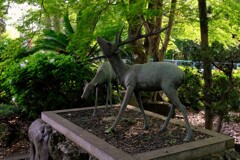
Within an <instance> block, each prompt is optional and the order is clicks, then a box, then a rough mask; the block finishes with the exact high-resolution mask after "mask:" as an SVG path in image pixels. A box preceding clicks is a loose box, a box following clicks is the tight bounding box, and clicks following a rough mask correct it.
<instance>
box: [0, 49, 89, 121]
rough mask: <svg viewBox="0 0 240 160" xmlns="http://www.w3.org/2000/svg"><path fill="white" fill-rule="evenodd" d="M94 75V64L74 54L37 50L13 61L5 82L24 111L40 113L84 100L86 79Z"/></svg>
mask: <svg viewBox="0 0 240 160" xmlns="http://www.w3.org/2000/svg"><path fill="white" fill-rule="evenodd" d="M89 77H91V70H90V66H89V65H88V64H87V63H86V60H85V59H84V58H83V59H82V61H81V62H78V63H76V61H75V60H74V59H73V58H72V57H71V56H65V55H59V54H56V53H51V52H49V53H40V52H38V53H35V54H34V55H31V56H28V57H26V58H24V59H22V60H21V61H19V62H16V63H12V64H11V65H9V66H8V67H7V68H6V70H5V71H4V72H2V76H1V78H2V82H3V84H2V86H3V87H4V88H5V89H9V93H10V94H11V95H12V96H13V100H14V101H13V102H14V103H16V104H17V105H19V106H22V107H24V108H23V109H24V113H27V114H28V116H29V117H36V116H37V115H38V114H39V113H40V112H41V111H44V110H53V109H63V108H70V107H74V106H76V105H77V104H78V106H79V105H80V104H81V100H80V95H81V93H82V88H83V80H84V79H89Z"/></svg>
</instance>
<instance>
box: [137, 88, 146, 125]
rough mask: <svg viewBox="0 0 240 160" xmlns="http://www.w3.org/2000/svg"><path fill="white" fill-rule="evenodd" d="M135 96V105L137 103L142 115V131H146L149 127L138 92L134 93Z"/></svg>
mask: <svg viewBox="0 0 240 160" xmlns="http://www.w3.org/2000/svg"><path fill="white" fill-rule="evenodd" d="M134 94H135V97H136V100H137V103H138V107H139V108H140V111H141V113H142V115H143V120H144V126H143V128H144V129H148V128H149V126H148V122H147V118H146V115H145V113H144V108H143V104H142V99H141V95H140V94H139V92H136V91H135V92H134Z"/></svg>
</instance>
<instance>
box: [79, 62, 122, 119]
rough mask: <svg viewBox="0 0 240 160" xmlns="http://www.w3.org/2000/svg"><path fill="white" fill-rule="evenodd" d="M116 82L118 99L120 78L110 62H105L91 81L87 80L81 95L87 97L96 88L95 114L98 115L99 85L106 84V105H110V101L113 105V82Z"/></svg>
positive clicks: (83, 97)
mask: <svg viewBox="0 0 240 160" xmlns="http://www.w3.org/2000/svg"><path fill="white" fill-rule="evenodd" d="M113 81H115V82H116V88H117V92H118V100H119V101H120V98H119V88H118V80H117V76H116V74H115V72H114V71H113V69H112V66H111V64H110V63H109V62H103V63H102V64H101V65H100V66H99V67H98V70H97V73H96V75H95V76H94V78H93V79H92V81H91V82H89V83H87V82H85V87H84V89H83V94H82V96H81V98H82V99H86V98H88V97H89V95H90V93H91V92H92V90H93V89H94V88H95V89H96V93H95V94H96V98H95V108H94V112H93V116H96V108H97V101H98V86H99V85H105V86H106V89H107V98H106V107H107V106H108V101H109V102H110V105H111V107H112V82H113Z"/></svg>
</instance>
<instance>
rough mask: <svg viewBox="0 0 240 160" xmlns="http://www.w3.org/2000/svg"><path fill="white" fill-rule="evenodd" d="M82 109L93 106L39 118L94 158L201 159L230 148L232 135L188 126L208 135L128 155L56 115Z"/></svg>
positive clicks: (44, 115)
mask: <svg viewBox="0 0 240 160" xmlns="http://www.w3.org/2000/svg"><path fill="white" fill-rule="evenodd" d="M102 107H105V106H102ZM128 108H129V109H133V110H135V111H137V112H139V109H138V108H136V107H133V106H130V105H128ZM83 109H84V110H86V109H93V107H89V108H82V109H71V110H60V111H49V112H43V113H42V120H43V121H45V122H46V123H48V124H49V125H51V126H52V127H53V128H54V129H56V130H57V131H58V132H60V133H62V134H63V135H64V136H65V137H66V138H68V139H70V140H71V141H73V142H74V143H75V144H76V145H78V146H80V147H81V148H83V149H84V150H86V151H87V152H88V153H89V154H90V155H93V156H94V157H96V158H97V159H102V160H105V159H124V160H130V159H131V160H136V159H143V160H150V159H161V160H169V159H180V160H181V159H183V160H185V159H202V158H203V157H206V156H209V155H212V154H219V155H221V156H222V155H223V156H224V152H225V150H229V149H233V148H234V139H233V138H231V137H229V136H225V135H222V134H219V133H216V132H212V131H209V130H205V129H201V128H197V127H192V128H193V129H194V130H197V131H200V132H203V133H205V134H208V135H210V136H211V137H210V138H206V139H203V140H201V141H194V142H189V143H184V144H181V145H175V146H172V147H167V148H163V149H158V150H154V151H149V152H145V153H139V154H135V155H129V154H127V153H125V152H123V151H122V150H120V149H118V148H116V147H114V146H112V145H110V144H108V143H107V142H105V141H104V140H102V139H100V138H98V137H96V136H95V135H93V134H91V133H89V132H88V131H86V130H84V129H83V128H81V127H79V126H77V125H75V124H73V123H71V122H70V121H68V120H66V119H64V118H63V117H61V116H59V115H58V114H57V113H59V112H71V111H73V112H74V111H80V110H83ZM146 114H148V115H149V116H154V117H157V118H160V119H165V117H162V116H161V115H158V114H155V113H152V112H148V111H146ZM171 123H175V124H178V125H184V124H183V123H182V122H180V121H177V120H171Z"/></svg>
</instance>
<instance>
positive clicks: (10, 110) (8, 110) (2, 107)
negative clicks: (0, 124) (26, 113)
mask: <svg viewBox="0 0 240 160" xmlns="http://www.w3.org/2000/svg"><path fill="white" fill-rule="evenodd" d="M20 112H21V110H20V108H19V107H17V106H13V105H8V104H0V119H2V118H5V117H9V116H11V115H14V114H19V113H20Z"/></svg>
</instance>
